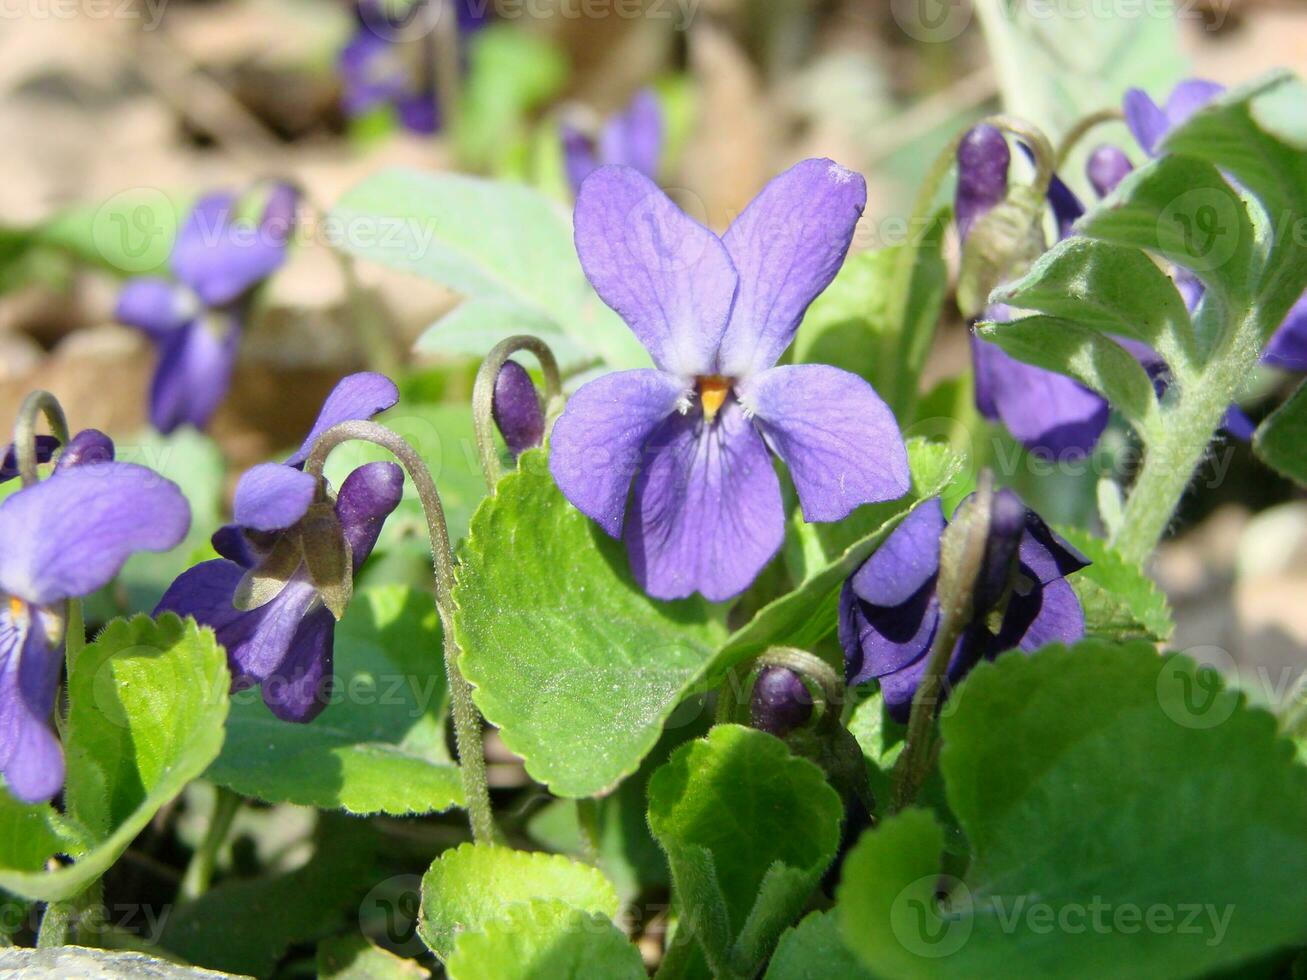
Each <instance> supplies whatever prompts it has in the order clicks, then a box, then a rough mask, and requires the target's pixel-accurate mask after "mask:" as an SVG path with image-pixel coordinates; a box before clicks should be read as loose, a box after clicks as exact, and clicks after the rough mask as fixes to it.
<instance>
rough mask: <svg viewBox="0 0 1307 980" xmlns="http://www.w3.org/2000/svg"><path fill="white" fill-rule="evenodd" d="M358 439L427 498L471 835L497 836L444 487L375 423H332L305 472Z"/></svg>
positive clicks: (486, 839) (484, 839) (480, 837)
mask: <svg viewBox="0 0 1307 980" xmlns="http://www.w3.org/2000/svg"><path fill="white" fill-rule="evenodd" d="M355 439H357V440H360V441H362V442H370V443H372V444H374V445H377V446H380V447H381V448H382V449H385V450H388V451H389V452H390V453H391V454H392V455H393V456H394V457H395V458H396V459H398V460H399V461H400V463H401V464H402V465H403V467H404V469H405V470H406V471H407V472H408V475H409V477H410V478H411V479H412V480H413V485H414V486H415V487H417V492H418V498H419V499H420V500H421V501H422V510H423V513H424V514H425V515H426V519H427V532H428V534H429V535H430V538H431V560H432V564H433V565H434V568H435V595H436V609H437V610H438V611H439V613H440V625H441V627H442V632H443V634H444V647H445V672H446V673H447V674H448V677H449V693H450V699H451V701H452V702H453V709H454V710H453V713H454V735H455V739H456V742H457V747H458V763H459V772H460V773H461V774H462V777H463V795H464V804H465V805H466V807H467V813H468V820H469V822H470V823H471V826H472V838H473V839H474V840H476V841H481V842H490V841H493V840H495V839H496V837H497V831H496V829H495V821H494V815H493V813H492V812H491V809H490V790H489V787H488V785H487V782H486V757H485V750H484V748H483V747H482V741H481V716H480V714H478V712H477V709H476V705H475V704H473V703H472V686H471V685H470V684H468V682H467V681H466V680H464V679H463V674H462V672H461V671H460V670H459V669H458V653H459V651H458V643H457V642H456V641H455V640H454V597H453V589H454V553H453V551H452V549H451V548H450V546H449V530H448V528H447V527H446V525H445V509H444V507H443V506H442V505H441V503H440V491H439V490H438V489H437V488H436V482H435V481H434V480H433V479H431V472H430V470H428V469H427V467H426V464H425V463H423V462H422V457H420V456H419V455H418V454H417V452H416V451H415V450H414V449H413V447H412V446H410V445H409V444H408V443H407V442H405V441H404V440H403V439H401V438H400V437H399V436H398V435H396V434H395V433H394V432H391V431H390V430H389V429H387V428H386V427H385V426H384V425H378V424H377V423H376V422H365V421H353V422H341V423H340V424H339V425H335V426H332V427H331V428H330V429H328V430H327V431H326V432H324V433H323V434H322V435H321V437H319V439H318V441H317V442H315V443H314V444H313V450H312V452H310V453H309V457H308V459H307V460H306V461H305V463H304V471H305V472H306V473H309V474H311V475H313V476H321V475H322V467H323V465H324V464H325V463H326V461H327V456H328V455H330V453H331V451H332V450H333V449H335V448H336V447H337V446H339V445H341V443H345V442H350V441H353V440H355Z"/></svg>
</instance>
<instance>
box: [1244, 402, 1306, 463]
mask: <svg viewBox="0 0 1307 980" xmlns="http://www.w3.org/2000/svg"><path fill="white" fill-rule="evenodd" d="M1253 449H1254V451H1256V453H1257V455H1258V456H1259V457H1260V458H1261V459H1262V460H1264V461H1265V462H1266V463H1267V464H1268V465H1270V466H1273V467H1274V468H1275V469H1277V470H1278V471H1279V472H1281V473H1283V474H1284V475H1285V476H1287V477H1288V478H1289V479H1291V480H1293V481H1295V482H1296V483H1299V484H1301V485H1304V486H1307V385H1299V386H1298V388H1297V390H1296V391H1294V393H1293V394H1292V395H1291V396H1290V397H1289V399H1288V400H1287V401H1286V402H1285V403H1284V404H1283V405H1281V406H1280V407H1279V408H1277V409H1276V410H1275V411H1274V412H1272V413H1271V414H1270V415H1269V416H1268V417H1267V418H1266V419H1265V420H1264V421H1263V422H1262V424H1261V425H1259V426H1258V427H1257V431H1256V432H1255V433H1254V434H1253Z"/></svg>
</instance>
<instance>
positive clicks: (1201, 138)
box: [1164, 71, 1307, 329]
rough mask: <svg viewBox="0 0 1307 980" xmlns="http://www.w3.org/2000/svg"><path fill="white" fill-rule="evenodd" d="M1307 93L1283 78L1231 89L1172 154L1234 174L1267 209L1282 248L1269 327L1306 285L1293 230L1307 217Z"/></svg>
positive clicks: (1267, 282) (1174, 142)
mask: <svg viewBox="0 0 1307 980" xmlns="http://www.w3.org/2000/svg"><path fill="white" fill-rule="evenodd" d="M1304 105H1307V86H1305V85H1304V84H1303V82H1302V80H1301V79H1299V78H1297V77H1296V76H1294V75H1291V74H1289V73H1287V72H1284V71H1276V72H1272V73H1271V74H1269V75H1267V76H1266V77H1265V78H1262V79H1259V80H1257V81H1254V82H1251V83H1249V84H1247V85H1242V86H1239V87H1238V88H1234V89H1231V90H1230V91H1228V92H1226V93H1225V94H1224V95H1222V96H1221V97H1220V98H1218V99H1216V100H1214V101H1213V102H1212V103H1210V104H1209V105H1207V106H1206V107H1204V109H1203V110H1202V111H1201V112H1198V113H1196V114H1195V115H1194V116H1192V117H1191V118H1190V119H1189V120H1188V122H1186V123H1185V124H1184V125H1183V126H1181V127H1179V128H1177V129H1176V130H1174V131H1172V132H1171V133H1170V134H1169V135H1168V136H1167V139H1166V142H1165V144H1164V146H1165V149H1166V150H1167V151H1169V152H1173V153H1180V154H1184V155H1185V156H1191V157H1196V158H1198V159H1200V160H1205V161H1207V162H1208V163H1211V164H1213V165H1214V166H1216V167H1219V168H1220V169H1221V170H1223V171H1225V172H1227V173H1229V174H1232V175H1233V176H1234V178H1235V179H1236V180H1238V181H1239V183H1240V184H1241V185H1243V186H1244V187H1247V188H1248V189H1249V190H1251V191H1252V192H1253V193H1254V194H1255V195H1256V196H1257V198H1258V200H1259V201H1260V202H1261V205H1262V207H1263V208H1264V209H1265V211H1266V216H1267V219H1268V221H1269V223H1270V231H1271V233H1272V234H1273V236H1274V239H1275V243H1274V245H1273V247H1272V251H1271V254H1270V256H1269V257H1268V258H1267V261H1266V272H1265V274H1264V277H1263V281H1262V286H1261V290H1262V292H1263V293H1264V294H1269V299H1268V300H1265V301H1264V303H1265V305H1267V306H1268V307H1269V309H1268V310H1267V312H1266V324H1267V327H1268V328H1271V329H1273V328H1274V327H1275V326H1277V325H1278V324H1279V323H1280V321H1281V320H1282V319H1283V317H1284V314H1285V313H1287V312H1288V310H1289V307H1291V306H1292V305H1293V304H1294V302H1296V301H1297V299H1298V297H1299V296H1301V295H1302V291H1303V287H1304V283H1305V282H1307V264H1304V259H1303V247H1302V242H1301V241H1300V240H1298V236H1297V235H1296V233H1295V231H1294V229H1295V228H1298V227H1300V222H1301V221H1302V219H1303V218H1304V217H1307V119H1305V118H1304V112H1303V106H1304Z"/></svg>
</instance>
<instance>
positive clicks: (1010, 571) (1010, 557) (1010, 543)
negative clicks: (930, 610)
mask: <svg viewBox="0 0 1307 980" xmlns="http://www.w3.org/2000/svg"><path fill="white" fill-rule="evenodd" d="M1025 530H1026V505H1025V504H1023V503H1022V502H1021V498H1020V497H1018V496H1017V495H1016V493H1014V492H1013V491H1011V490H1009V489H1007V488H1006V487H1004V488H1003V489H1001V490H997V491H995V492H994V496H993V502H992V503H991V505H990V510H989V534H988V536H987V537H986V538H985V557H984V558H983V559H982V560H981V563H980V571H979V573H978V574H977V575H976V585H975V591H974V593H973V596H974V600H973V602H974V610H975V614H976V615H977V616H984V615H985V614H987V613H988V612H990V611H991V610H992V609H995V608H996V607H997V606H999V605H1000V604H1001V603H1002V601H1003V599H1004V597H1005V596H1006V595H1007V592H1008V588H1009V587H1010V586H1011V584H1012V580H1013V576H1014V575H1015V574H1016V570H1017V549H1018V547H1019V546H1020V544H1021V535H1022V534H1023V533H1025Z"/></svg>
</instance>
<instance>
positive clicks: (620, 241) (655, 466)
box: [549, 160, 910, 600]
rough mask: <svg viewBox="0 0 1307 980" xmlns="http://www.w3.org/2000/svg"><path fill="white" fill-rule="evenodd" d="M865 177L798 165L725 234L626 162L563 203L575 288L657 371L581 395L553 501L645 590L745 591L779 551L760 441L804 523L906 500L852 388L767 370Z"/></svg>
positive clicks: (559, 426)
mask: <svg viewBox="0 0 1307 980" xmlns="http://www.w3.org/2000/svg"><path fill="white" fill-rule="evenodd" d="M866 193H867V192H866V184H865V182H864V181H863V179H862V178H861V177H860V176H858V175H857V174H855V173H854V172H852V171H851V170H846V169H845V168H843V167H841V166H839V165H838V164H836V163H833V162H832V161H830V160H805V161H803V162H802V163H799V164H796V165H795V166H794V167H792V168H791V169H790V170H788V171H786V172H785V173H784V174H782V175H780V176H779V177H777V178H775V179H774V180H772V181H771V183H769V184H768V185H767V186H766V187H765V188H763V190H762V192H761V193H760V194H759V195H758V196H757V197H756V198H754V200H753V202H752V203H751V204H749V206H748V207H747V208H746V209H745V210H744V212H743V213H742V214H741V215H740V216H739V217H738V218H737V219H736V220H735V222H734V223H733V224H732V225H731V227H730V229H729V230H728V231H727V232H726V234H725V235H724V236H722V237H721V238H718V237H717V236H716V235H715V234H713V233H712V232H711V231H709V230H708V229H707V228H704V227H703V226H702V225H700V224H698V223H697V222H695V221H693V220H692V219H691V218H689V217H687V216H686V215H685V214H683V213H682V212H681V210H680V209H679V208H677V207H676V205H675V204H673V203H672V202H671V201H670V200H669V199H668V198H667V196H666V195H665V194H664V193H663V192H662V191H660V190H659V189H658V188H657V186H655V185H654V183H653V182H652V181H650V180H649V178H648V177H646V176H644V175H643V174H641V173H640V172H639V171H637V170H635V169H633V168H631V167H601V168H600V169H599V170H597V171H595V172H594V173H593V174H591V175H590V177H588V178H587V179H586V181H585V184H584V186H583V187H582V188H581V194H580V197H579V198H578V199H577V204H576V215H575V229H576V248H577V253H578V255H579V256H580V259H581V265H582V267H583V268H584V270H585V273H586V276H587V278H589V280H590V282H591V283H592V284H593V285H594V287H595V289H596V291H597V292H598V293H599V295H600V297H602V298H603V300H604V302H606V303H607V304H608V305H609V306H611V307H612V308H613V309H614V310H616V311H617V312H618V313H619V314H620V315H621V316H622V318H623V319H624V320H625V321H626V323H627V324H628V325H629V326H630V327H631V329H632V330H633V331H634V333H635V335H636V336H637V337H638V338H639V339H640V341H641V343H643V344H644V346H645V349H646V350H648V351H649V354H650V355H651V357H652V358H653V362H654V365H655V367H654V368H652V369H643V370H635V371H620V372H617V373H614V374H609V375H606V376H604V377H601V378H598V379H596V380H594V381H591V382H589V383H588V384H586V385H584V386H583V387H581V388H580V389H579V390H578V391H577V392H576V393H575V394H574V395H572V397H571V398H570V399H569V400H568V403H567V407H566V409H565V411H564V412H563V415H562V417H561V418H559V420H558V421H557V422H556V423H555V424H554V430H553V435H552V437H551V439H550V459H549V466H550V470H551V472H552V473H553V475H554V479H555V481H556V482H557V483H558V486H559V488H560V489H561V490H562V492H563V493H564V495H565V496H566V497H567V498H568V499H569V500H570V501H571V502H572V503H573V504H574V505H576V507H577V508H578V509H579V510H580V511H581V512H582V513H584V514H586V515H587V516H589V517H591V518H592V519H594V520H595V521H597V522H598V523H599V525H600V527H601V528H603V530H604V531H605V532H606V533H608V534H610V535H612V536H613V537H619V536H621V537H623V538H624V539H625V541H626V546H627V554H628V555H629V557H630V562H631V570H632V572H633V574H634V575H635V578H636V580H637V581H638V582H639V583H640V585H641V586H642V587H643V588H644V589H645V591H646V592H648V593H649V594H650V595H651V596H654V597H655V598H659V599H674V598H679V597H683V596H688V595H690V594H691V593H693V592H699V593H701V594H702V595H704V596H705V597H706V598H708V599H711V600H723V599H728V598H730V597H732V596H735V595H737V594H739V593H740V592H742V591H743V590H744V589H745V588H747V587H748V586H749V584H750V583H751V582H752V581H753V580H754V578H755V577H756V576H757V575H758V573H759V572H760V571H761V570H762V568H763V566H764V565H766V564H767V562H768V561H770V560H771V558H772V556H773V555H775V553H776V552H777V550H778V549H779V548H780V545H781V541H782V538H783V537H784V531H785V512H784V508H783V506H782V503H781V492H780V483H779V480H778V479H777V476H776V471H775V469H774V468H773V466H772V461H771V457H770V453H769V452H768V447H769V446H770V448H771V449H772V450H773V451H774V452H775V453H776V454H777V455H778V456H780V458H781V459H782V460H783V461H784V462H785V463H786V464H787V466H788V467H789V471H790V476H791V478H792V480H793V482H794V486H795V489H796V490H797V492H798V497H799V503H800V505H801V507H802V510H803V516H804V518H805V519H806V520H809V521H835V520H839V519H841V518H843V517H845V516H846V515H847V514H849V513H850V512H851V511H852V510H853V509H854V508H856V507H858V506H860V505H861V504H865V503H869V502H871V501H877V500H888V499H892V498H895V497H898V496H901V495H902V494H903V493H905V492H906V491H907V490H908V487H909V483H910V481H909V475H908V461H907V453H906V451H905V449H904V446H903V440H902V437H901V436H900V434H899V430H898V425H897V423H896V422H895V420H894V416H893V413H891V412H890V410H889V408H888V407H887V406H886V405H885V403H884V402H883V401H881V399H880V397H879V396H878V395H877V394H876V392H875V391H874V390H872V388H871V386H870V385H868V384H867V383H866V382H865V381H863V380H862V379H861V378H859V377H857V376H856V375H853V374H849V373H848V372H845V371H840V370H838V369H836V368H833V367H827V366H825V365H818V364H803V365H786V366H781V367H774V366H773V365H775V364H776V361H777V359H778V358H779V357H780V356H781V354H782V353H783V352H784V350H785V348H786V347H788V346H789V344H790V341H791V340H792V339H793V337H794V332H795V330H796V329H797V328H798V326H799V321H800V320H801V319H802V317H803V314H804V311H805V310H806V309H807V308H808V305H809V304H810V303H811V302H812V301H813V299H814V298H815V297H816V296H817V295H818V294H819V293H820V292H821V291H822V290H823V289H825V288H826V286H827V285H828V284H829V283H830V281H831V279H832V278H834V276H835V273H836V272H837V271H838V270H839V268H840V265H841V264H842V263H843V261H844V256H845V254H846V253H847V251H848V248H849V243H850V241H851V239H852V237H853V229H854V225H855V224H856V223H857V220H858V217H859V215H861V213H862V209H863V207H864V206H865V203H866Z"/></svg>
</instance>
